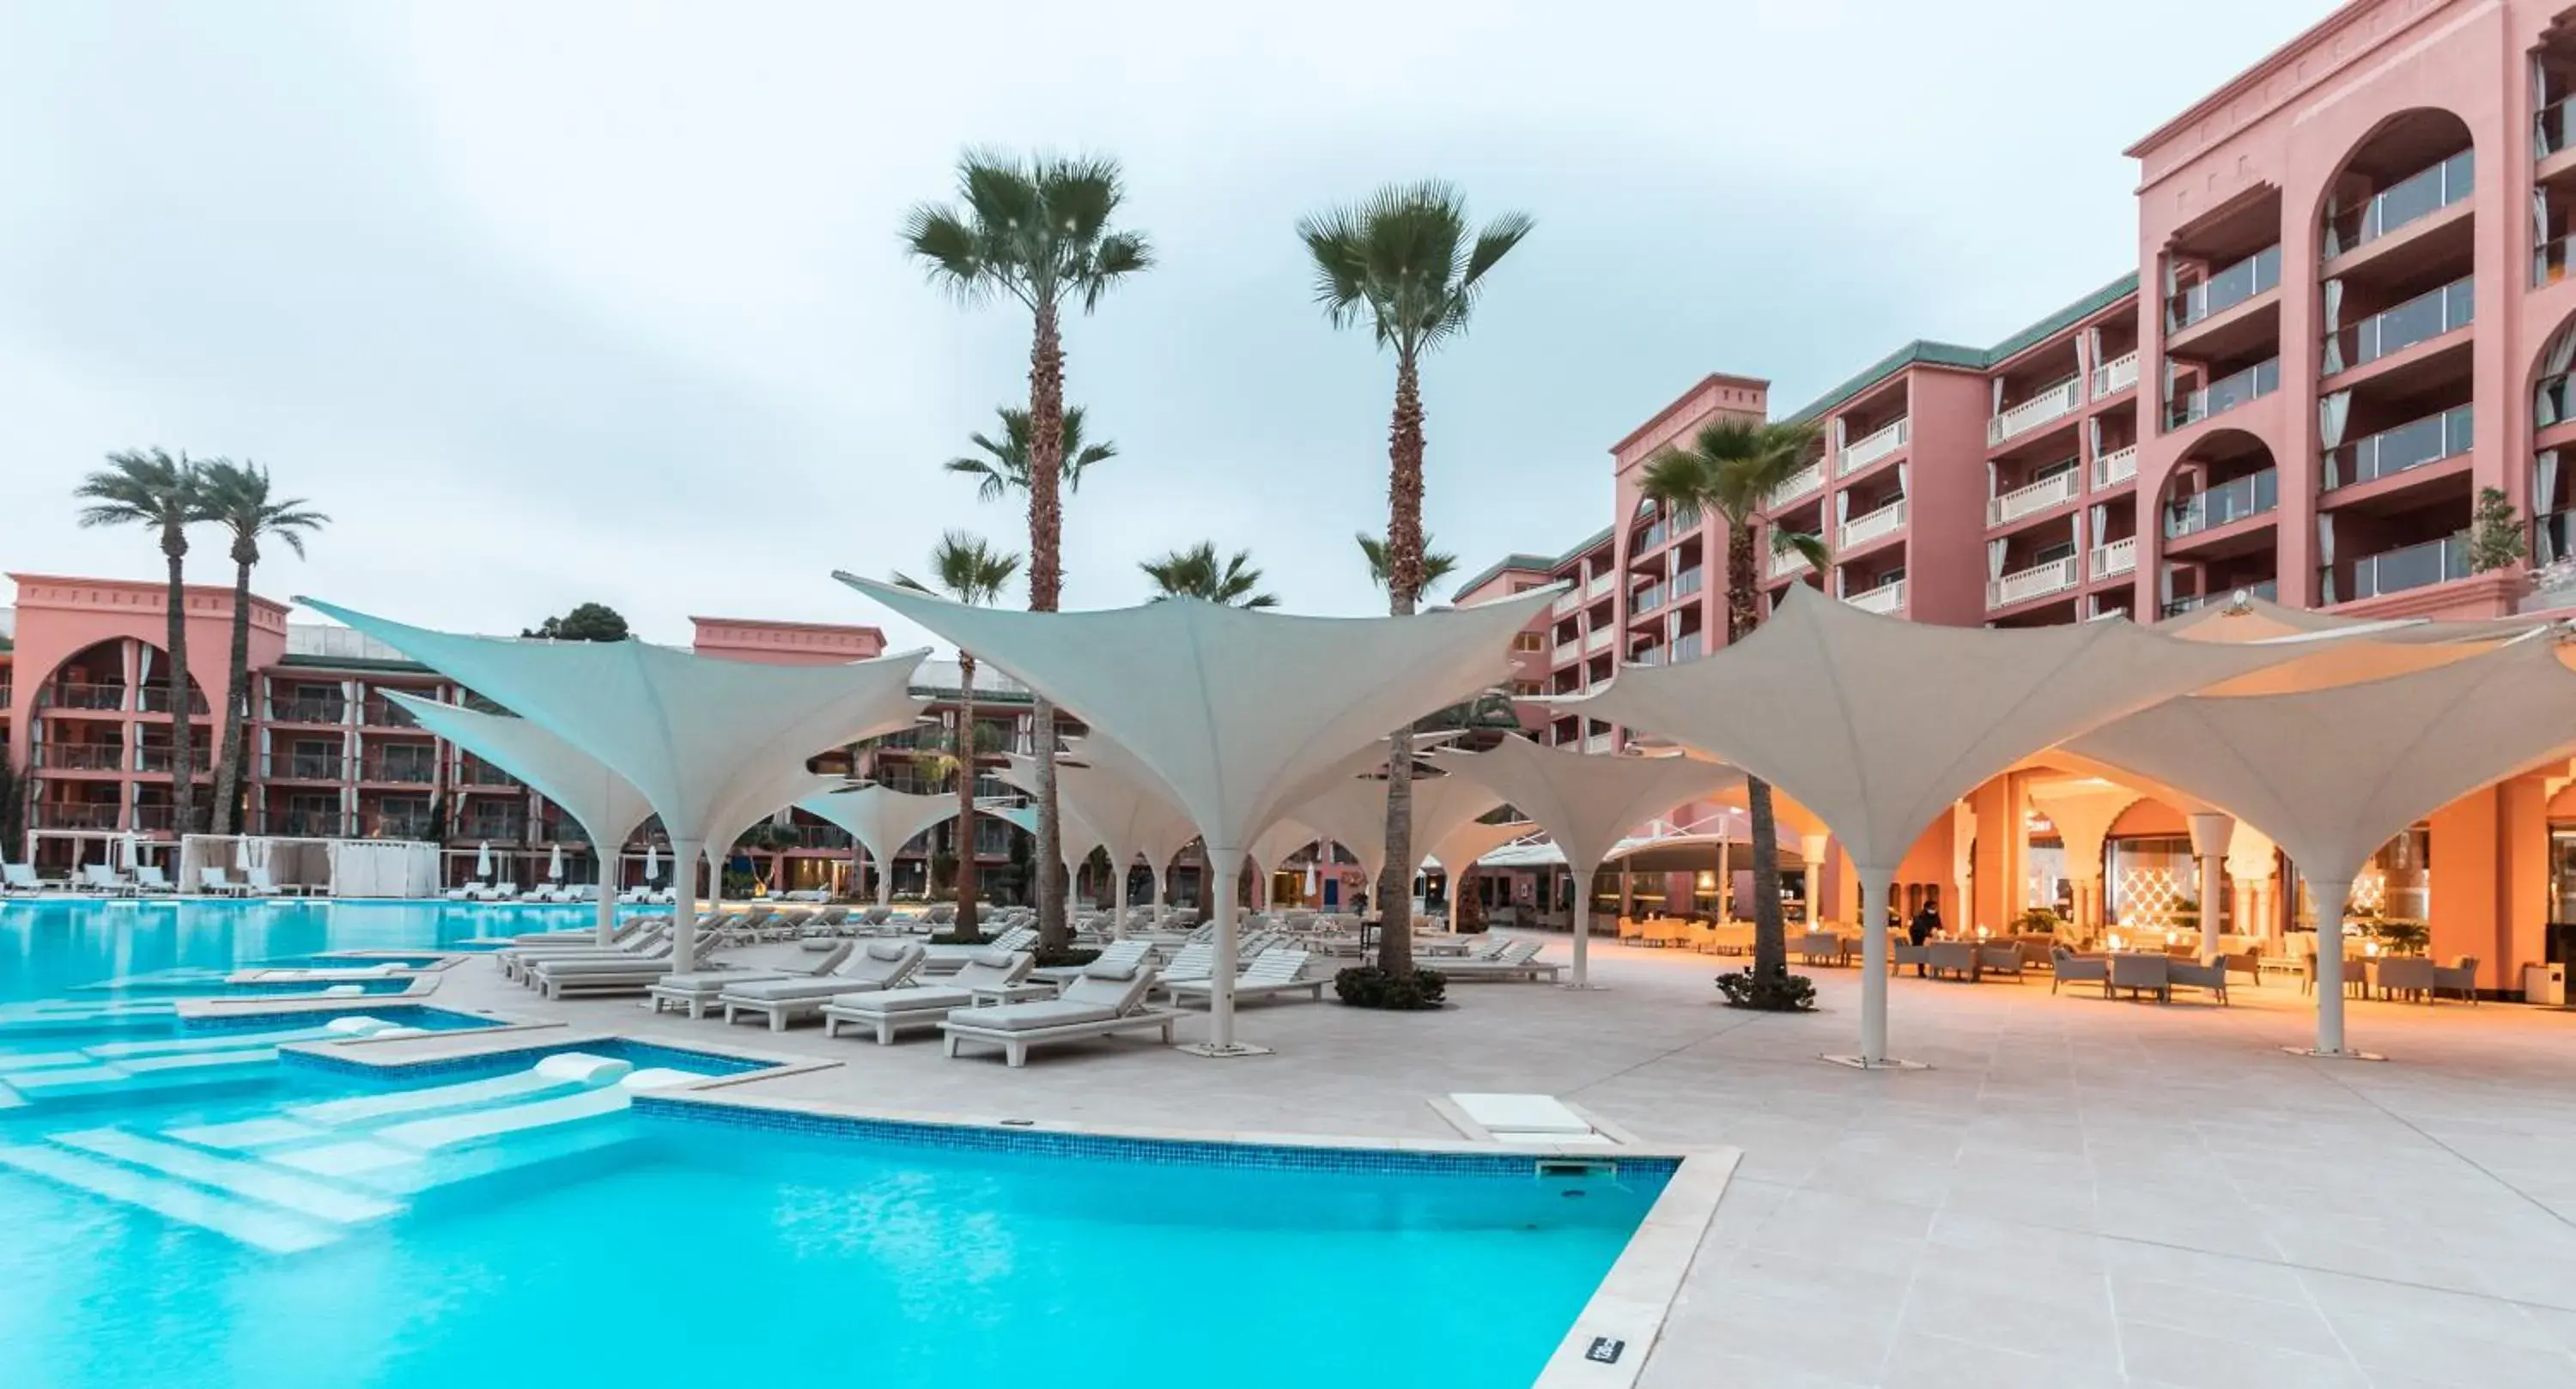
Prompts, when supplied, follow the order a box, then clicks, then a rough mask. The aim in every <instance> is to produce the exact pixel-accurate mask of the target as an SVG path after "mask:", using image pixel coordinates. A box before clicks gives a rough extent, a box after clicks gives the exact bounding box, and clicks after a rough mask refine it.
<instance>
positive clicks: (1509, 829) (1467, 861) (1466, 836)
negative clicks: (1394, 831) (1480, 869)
mask: <svg viewBox="0 0 2576 1389" xmlns="http://www.w3.org/2000/svg"><path fill="white" fill-rule="evenodd" d="M1537 828H1538V826H1536V825H1533V824H1531V823H1529V822H1528V821H1526V820H1520V821H1515V822H1513V823H1511V824H1507V825H1489V824H1486V823H1485V822H1484V821H1482V820H1470V821H1468V822H1467V823H1465V824H1463V825H1459V826H1457V827H1456V828H1454V829H1452V830H1450V831H1449V833H1448V834H1446V835H1443V836H1442V837H1440V838H1439V839H1437V840H1434V841H1432V843H1431V846H1430V847H1431V857H1433V858H1436V859H1438V860H1440V868H1441V871H1443V872H1445V873H1447V874H1448V875H1449V879H1450V881H1451V882H1453V883H1454V882H1456V881H1457V880H1458V879H1459V878H1461V877H1464V876H1465V875H1466V873H1467V870H1468V869H1470V868H1473V867H1475V866H1476V860H1478V859H1481V858H1483V857H1484V856H1485V855H1487V854H1490V853H1492V852H1493V851H1495V850H1496V849H1499V848H1501V847H1503V846H1504V845H1506V844H1509V843H1511V842H1512V841H1513V840H1515V839H1518V838H1520V837H1521V836H1522V835H1525V834H1529V833H1531V832H1533V831H1535V830H1536V829H1537Z"/></svg>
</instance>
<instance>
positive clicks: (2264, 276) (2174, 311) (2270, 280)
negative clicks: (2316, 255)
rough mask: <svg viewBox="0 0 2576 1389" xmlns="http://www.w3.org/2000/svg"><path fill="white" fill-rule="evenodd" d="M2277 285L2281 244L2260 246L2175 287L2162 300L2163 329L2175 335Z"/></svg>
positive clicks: (2279, 274)
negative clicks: (2194, 281) (2196, 281)
mask: <svg viewBox="0 0 2576 1389" xmlns="http://www.w3.org/2000/svg"><path fill="white" fill-rule="evenodd" d="M2280 287H2281V248H2280V247H2279V246H2278V245H2272V246H2266V247H2264V248H2263V249H2262V250H2259V251H2256V252H2255V253H2254V254H2252V255H2250V256H2247V257H2246V258H2245V259H2243V260H2240V261H2237V262H2236V263H2235V264H2233V265H2228V266H2224V267H2221V268H2220V269H2218V270H2215V271H2213V272H2211V273H2210V276H2209V278H2208V279H2205V280H2203V281H2201V282H2200V283H2199V284H2196V285H2190V286H2187V287H2185V288H2183V289H2180V290H2176V291H2175V292H2174V293H2173V294H2171V295H2169V296H2167V298H2166V300H2165V332H2166V334H2167V335H2168V337H2172V338H2178V337H2181V336H2182V335H2184V334H2185V333H2187V332H2188V331H2189V330H2190V329H2191V328H2192V327H2194V326H2195V325H2198V324H2201V323H2205V322H2207V321H2209V320H2210V319H2213V318H2219V317H2223V316H2224V315H2225V314H2226V313H2227V312H2228V311H2229V310H2231V309H2234V308H2236V307H2237V306H2238V305H2241V304H2249V303H2252V302H2253V301H2254V300H2255V299H2256V298H2258V297H2260V296H2262V295H2265V294H2269V293H2271V292H2272V291H2273V290H2275V289H2278V288H2280Z"/></svg>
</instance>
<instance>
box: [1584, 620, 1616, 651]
mask: <svg viewBox="0 0 2576 1389" xmlns="http://www.w3.org/2000/svg"><path fill="white" fill-rule="evenodd" d="M1618 635H1619V634H1618V633H1617V632H1616V631H1614V630H1612V629H1611V628H1608V627H1603V628H1600V629H1598V630H1596V631H1594V632H1592V633H1590V634H1588V635H1586V636H1585V637H1584V638H1583V653H1584V654H1585V655H1587V656H1589V655H1593V654H1596V653H1598V652H1603V651H1607V650H1609V649H1610V643H1611V642H1612V641H1614V640H1616V639H1617V638H1618Z"/></svg>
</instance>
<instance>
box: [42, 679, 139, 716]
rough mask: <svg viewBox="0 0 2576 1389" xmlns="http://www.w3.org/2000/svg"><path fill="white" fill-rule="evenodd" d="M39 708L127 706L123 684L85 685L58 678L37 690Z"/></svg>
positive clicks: (111, 708)
mask: <svg viewBox="0 0 2576 1389" xmlns="http://www.w3.org/2000/svg"><path fill="white" fill-rule="evenodd" d="M36 707H37V708H39V709H95V710H115V709H123V708H124V707H125V687H124V686H123V685H84V684H80V683H77V682H74V681H69V680H57V681H55V682H54V683H52V684H50V685H46V686H44V687H43V688H41V689H39V690H37V691H36Z"/></svg>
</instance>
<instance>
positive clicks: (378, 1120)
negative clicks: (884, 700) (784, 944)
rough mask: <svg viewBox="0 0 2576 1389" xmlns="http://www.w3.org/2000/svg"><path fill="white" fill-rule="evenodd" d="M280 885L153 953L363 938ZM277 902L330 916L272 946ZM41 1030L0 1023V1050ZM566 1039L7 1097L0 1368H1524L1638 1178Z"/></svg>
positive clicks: (718, 1373) (372, 928)
mask: <svg viewBox="0 0 2576 1389" xmlns="http://www.w3.org/2000/svg"><path fill="white" fill-rule="evenodd" d="M182 910H183V911H184V910H185V909H182ZM218 910H242V911H257V910H259V908H257V907H251V908H232V907H225V908H218ZM289 910H290V911H291V910H295V909H291V908H290V909H289ZM304 910H307V911H310V912H314V913H315V914H317V915H319V916H320V917H321V918H322V920H321V921H320V922H319V923H318V925H298V926H293V927H287V926H271V927H259V928H254V927H253V926H252V924H251V923H248V922H243V923H235V924H233V925H232V926H231V927H230V929H229V931H228V930H227V929H226V924H225V923H223V922H221V921H219V920H218V921H194V922H190V923H187V924H185V925H181V926H178V928H177V932H176V935H177V938H176V939H173V940H170V941H167V942H162V943H160V944H157V945H155V946H154V947H153V949H154V951H155V952H156V953H157V954H158V955H159V956H161V957H162V958H164V959H165V960H167V959H171V958H181V959H186V960H188V961H189V962H190V963H193V964H200V965H206V966H212V965H215V964H217V963H221V964H226V965H230V964H236V963H238V964H248V963H254V962H256V960H258V959H263V958H271V957H273V956H286V955H294V954H313V953H318V952H320V951H323V950H330V949H343V948H349V947H350V946H351V944H352V942H351V941H349V940H347V939H344V938H338V937H339V930H338V928H337V926H336V925H335V919H336V918H337V917H338V916H339V912H335V911H332V910H331V909H329V908H318V909H304ZM342 910H343V911H345V910H347V909H345V908H344V909H342ZM427 910H429V911H431V912H433V913H436V912H438V910H439V909H435V908H431V909H427ZM10 924H11V923H9V922H7V921H6V920H5V919H0V938H6V933H7V930H8V928H9V926H10ZM487 925H488V923H477V925H476V928H475V929H476V931H477V932H479V931H480V930H481V929H485V927H486V926H487ZM383 926H384V922H383V921H382V920H364V919H361V921H360V923H359V924H357V925H354V926H352V928H351V929H353V930H363V931H368V932H373V933H378V934H390V933H388V932H384V931H383V930H382V927H383ZM144 929H146V930H149V929H151V928H150V927H149V926H146V927H145V928H144ZM531 929H533V928H531ZM190 932H202V933H205V934H207V935H209V936H225V937H227V938H226V939H225V940H224V941H223V942H222V943H220V944H219V943H215V942H213V941H197V940H194V939H192V938H190V937H189V935H188V933H190ZM299 934H300V935H302V936H305V937H312V936H317V935H318V937H319V938H318V939H312V938H299V939H296V940H294V941H293V942H292V943H291V944H283V945H282V946H281V947H280V948H274V949H272V948H271V946H272V944H273V943H278V942H279V941H280V938H281V937H282V936H295V935H299ZM57 939H61V940H63V941H65V943H67V944H69V945H71V946H72V948H74V949H76V950H78V951H80V952H82V961H81V962H80V963H78V964H75V965H71V966H64V965H60V964H58V963H55V964H45V963H36V962H34V961H32V960H29V959H17V960H13V961H12V964H11V965H10V966H8V967H9V968H14V969H16V970H17V971H18V973H17V974H15V975H14V976H12V975H0V983H5V982H6V980H7V979H9V978H12V977H14V978H18V979H21V980H23V979H25V978H28V977H32V976H34V975H36V974H39V973H41V974H42V975H43V976H44V977H47V978H53V979H69V978H75V977H77V978H79V979H81V980H82V981H84V982H85V981H86V980H87V979H89V978H93V977H95V975H96V973H97V970H96V968H95V966H96V965H97V963H98V962H99V957H98V955H97V953H96V952H97V951H99V950H101V949H107V948H110V947H106V946H104V945H102V944H99V943H95V942H90V943H83V942H84V941H85V940H86V937H85V936H84V935H83V934H82V933H80V932H73V933H71V934H70V935H69V936H68V937H57ZM251 941H256V943H255V944H251V943H246V942H251ZM367 943H368V944H370V945H374V944H383V945H389V946H393V947H395V948H402V947H405V946H417V945H419V944H423V943H426V942H423V941H418V940H413V941H370V942H367ZM246 951H247V952H250V953H243V952H246ZM165 967H167V966H165ZM21 1000H22V1001H21V1004H20V1007H21V1009H22V1011H23V1009H24V1008H25V1007H28V1006H32V1005H28V1004H26V1003H25V1001H24V995H23V994H22V996H21ZM147 1002H148V1001H138V1006H140V1005H141V1004H142V1003H147ZM367 1007H368V1005H366V1004H364V1003H360V1002H353V1003H352V1005H351V1007H350V1010H349V1011H351V1012H353V1013H356V1012H364V1011H365V1010H366V1009H367ZM377 1011H378V1014H379V1015H381V1016H384V1017H385V1018H387V1020H393V1019H394V1014H393V1012H392V1010H390V1009H387V1008H384V1007H382V1006H379V1007H378V1010H377ZM468 1021H470V1020H468ZM299 1022H303V1023H307V1024H309V1020H299ZM234 1025H237V1026H246V1025H248V1024H234ZM100 1035H106V1034H100ZM513 1035H529V1034H513ZM70 1040H71V1041H74V1042H78V1043H81V1044H84V1045H113V1043H112V1042H108V1043H101V1042H99V1041H98V1040H97V1037H96V1036H93V1035H92V1034H87V1033H83V1034H79V1035H78V1036H76V1037H74V1038H72V1039H70ZM65 1044H66V1039H65V1038H64V1037H61V1036H53V1037H46V1038H35V1037H16V1038H12V1037H9V1036H7V1035H6V1034H5V1033H0V1067H6V1066H9V1065H12V1064H24V1063H25V1062H26V1061H27V1058H29V1057H30V1056H38V1055H41V1054H42V1053H41V1051H40V1050H39V1049H40V1048H42V1049H48V1050H54V1051H59V1050H61V1049H62V1048H63V1046H64V1045H65ZM563 1049H564V1048H562V1047H560V1046H558V1047H556V1048H555V1049H554V1050H556V1051H561V1050H563ZM581 1052H582V1054H581V1055H579V1056H574V1057H569V1058H558V1059H557V1060H555V1061H553V1062H551V1063H546V1065H544V1066H541V1065H540V1061H541V1058H542V1056H543V1053H541V1052H538V1051H535V1050H529V1051H522V1052H518V1053H513V1054H509V1055H505V1056H501V1057H497V1058H493V1059H490V1060H488V1061H481V1062H477V1063H475V1064H472V1065H469V1066H464V1067H448V1068H444V1069H439V1070H436V1071H434V1072H431V1073H421V1074H413V1075H408V1076H406V1077H403V1078H396V1079H388V1078H386V1077H384V1076H382V1075H379V1074H357V1073H352V1072H351V1071H349V1070H348V1069H347V1066H346V1063H338V1064H333V1063H311V1062H304V1061H300V1060H298V1059H297V1058H295V1057H292V1056H289V1057H287V1058H285V1059H284V1060H282V1061H279V1062H277V1063H276V1064H272V1065H269V1066H266V1067H263V1068H260V1071H259V1073H258V1074H257V1075H255V1076H245V1077H243V1078H241V1079H239V1080H238V1081H236V1082H235V1083H232V1084H227V1085H225V1086H222V1087H218V1088H212V1089H202V1090H200V1089H186V1088H182V1089H162V1090H144V1091H136V1092H132V1093H127V1094H109V1095H103V1096H96V1097H88V1098H80V1097H72V1098H71V1099H69V1100H68V1101H66V1102H57V1101H56V1100H54V1099H52V1098H48V1099H46V1100H45V1101H44V1102H41V1103H38V1104H34V1105H29V1106H22V1107H20V1108H17V1109H8V1110H0V1231H6V1232H8V1238H7V1239H0V1289H5V1290H6V1291H5V1293H0V1385H5V1386H8V1387H9V1389H103V1387H104V1386H127V1385H137V1386H140V1385H191V1386H197V1385H203V1386H240V1387H241V1389H252V1386H258V1387H259V1389H325V1386H328V1387H329V1389H350V1387H359V1389H454V1386H455V1385H456V1384H458V1383H460V1382H471V1383H474V1384H476V1385H477V1386H478V1389H514V1386H521V1385H529V1386H536V1385H546V1386H582V1385H591V1384H611V1383H620V1384H637V1385H677V1384H683V1383H689V1384H699V1383H718V1382H739V1381H742V1380H745V1379H759V1380H773V1379H783V1380H784V1381H786V1382H790V1383H850V1384H864V1385H867V1386H871V1389H877V1387H878V1386H883V1387H884V1389H913V1387H914V1386H919V1387H921V1389H928V1387H929V1386H934V1385H935V1386H941V1389H952V1387H953V1386H958V1385H962V1384H990V1383H993V1382H996V1380H995V1377H996V1376H1007V1377H1009V1378H1010V1379H1011V1380H1013V1381H1014V1382H1027V1383H1035V1384H1045V1385H1049V1386H1073V1387H1075V1389H1081V1387H1083V1386H1113V1385H1114V1386H1119V1389H1130V1387H1131V1386H1134V1385H1136V1384H1138V1383H1140V1382H1143V1383H1151V1382H1156V1381H1163V1380H1180V1381H1185V1382H1189V1383H1194V1384H1216V1385H1225V1386H1229V1387H1230V1389H1285V1387H1286V1386H1292V1385H1293V1386H1300V1387H1301V1389H1303V1387H1304V1386H1314V1385H1335V1386H1375V1385H1401V1386H1407V1389H1412V1387H1413V1386H1442V1387H1443V1389H1450V1387H1452V1386H1454V1387H1455V1389H1485V1387H1486V1386H1492V1387H1493V1389H1502V1386H1519V1385H1525V1384H1527V1383H1528V1382H1529V1380H1530V1379H1531V1377H1532V1376H1534V1375H1535V1374H1536V1373H1537V1371H1538V1369H1539V1367H1540V1366H1541V1365H1542V1364H1543V1363H1544V1362H1545V1360H1546V1358H1547V1356H1548V1354H1549V1353H1550V1352H1551V1351H1552V1350H1553V1348H1554V1346H1555V1344H1556V1342H1557V1340H1558V1338H1559V1337H1560V1336H1562V1334H1563V1332H1564V1329H1565V1328H1566V1326H1567V1325H1569V1324H1570V1323H1571V1322H1572V1320H1573V1318H1574V1317H1575V1315H1576V1314H1577V1312H1578V1311H1579V1310H1580V1309H1581V1307H1582V1305H1583V1303H1584V1301H1585V1300H1586V1299H1587V1298H1588V1297H1589V1296H1590V1294H1591V1291H1592V1289H1593V1288H1594V1287H1595V1286H1597V1285H1598V1283H1599V1281H1600V1279H1601V1277H1602V1275H1603V1274H1604V1273H1606V1272H1607V1271H1608V1269H1609V1267H1610V1264H1611V1263H1612V1261H1613V1260H1615V1259H1616V1257H1617V1255H1618V1252H1619V1250H1620V1249H1621V1247H1622V1246H1623V1245H1624V1244H1625V1243H1626V1241H1627V1239H1628V1237H1629V1235H1630V1234H1631V1233H1632V1232H1633V1231H1634V1229H1635V1227H1636V1225H1637V1223H1638V1222H1639V1221H1640V1220H1641V1219H1642V1218H1643V1217H1644V1214H1645V1212H1646V1209H1647V1207H1648V1206H1649V1205H1650V1204H1651V1203H1652V1201H1653V1199H1654V1197H1655V1195H1656V1194H1657V1193H1658V1192H1659V1191H1660V1188H1661V1185H1662V1181H1663V1176H1664V1173H1663V1170H1662V1169H1661V1168H1658V1167H1654V1166H1651V1165H1648V1166H1644V1167H1639V1166H1636V1165H1632V1166H1631V1167H1630V1169H1629V1170H1628V1171H1627V1172H1625V1173H1624V1174H1618V1175H1611V1174H1602V1175H1594V1176H1589V1177H1583V1178H1578V1179H1574V1180H1570V1181H1569V1180H1563V1179H1542V1178H1540V1177H1539V1176H1538V1175H1537V1174H1536V1172H1535V1171H1534V1169H1524V1168H1522V1167H1521V1166H1520V1165H1518V1164H1514V1165H1513V1166H1512V1167H1510V1168H1509V1169H1484V1170H1479V1171H1477V1172H1474V1173H1464V1172H1449V1171H1439V1172H1423V1171H1406V1172H1390V1171H1386V1170H1382V1169H1375V1170H1373V1169H1371V1168H1369V1167H1367V1166H1366V1165H1364V1164H1359V1165H1353V1166H1351V1167H1348V1168H1345V1169H1338V1170H1329V1171H1309V1170H1300V1169H1299V1168H1296V1167H1293V1166H1286V1165H1281V1164H1280V1163H1278V1162H1275V1161H1271V1160H1268V1159H1265V1158H1262V1157H1261V1156H1260V1155H1258V1154H1256V1155H1253V1157H1254V1159H1255V1160H1253V1161H1250V1162H1246V1163H1236V1164H1229V1165H1213V1164H1210V1163H1205V1162H1189V1163H1178V1162H1174V1161H1172V1160H1171V1154H1170V1153H1168V1152H1155V1151H1151V1150H1133V1149H1125V1148H1118V1147H1115V1146H1114V1145H1113V1146H1111V1147H1109V1148H1106V1149H1097V1148H1096V1147H1089V1148H1085V1149H1084V1150H1082V1151H1071V1152H1067V1151H1049V1152H1030V1151H990V1150H978V1149H971V1148H961V1147H954V1146H944V1145H941V1144H935V1143H931V1142H927V1141H923V1140H922V1139H921V1138H919V1137H917V1136H912V1135H906V1134H901V1133H897V1134H892V1135H887V1134H876V1135H862V1136H852V1135H847V1134H816V1133H807V1132H782V1131H777V1130H774V1129H770V1128H758V1129H754V1128H745V1127H741V1126H736V1125H717V1124H712V1123H709V1122H707V1121H705V1120H703V1119H691V1118H684V1117H677V1116H676V1115H674V1114H671V1113H657V1112H654V1108H655V1107H654V1105H653V1103H652V1102H651V1101H650V1099H649V1098H645V1099H642V1100H639V1099H638V1097H639V1096H649V1094H650V1091H651V1089H652V1088H653V1087H654V1086H656V1085H659V1084H662V1083H664V1081H665V1080H667V1078H668V1076H669V1073H670V1072H673V1071H680V1072H690V1073H713V1072H715V1071H719V1070H723V1069H726V1068H728V1064H729V1063H726V1062H723V1061H720V1060H717V1059H715V1058H705V1057H692V1056H690V1055H689V1054H686V1053H674V1052H669V1051H665V1050H661V1049H657V1048H650V1047H635V1046H627V1045H623V1044H606V1045H598V1044H594V1045H591V1046H586V1047H583V1048H582V1049H581ZM13 1057H14V1058H15V1060H14V1061H13V1059H12V1058H13ZM861 1059H862V1060H864V1059H866V1058H865V1057H864V1056H863V1057H862V1058H861ZM0 1073H5V1072H0ZM655 1077H662V1078H663V1079H658V1080H657V1079H655ZM662 1108H663V1109H664V1110H671V1109H674V1108H676V1107H675V1106H669V1105H664V1106H662ZM1390 1308H1393V1309H1394V1310H1393V1313H1392V1315H1390V1310H1389V1309H1390Z"/></svg>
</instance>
